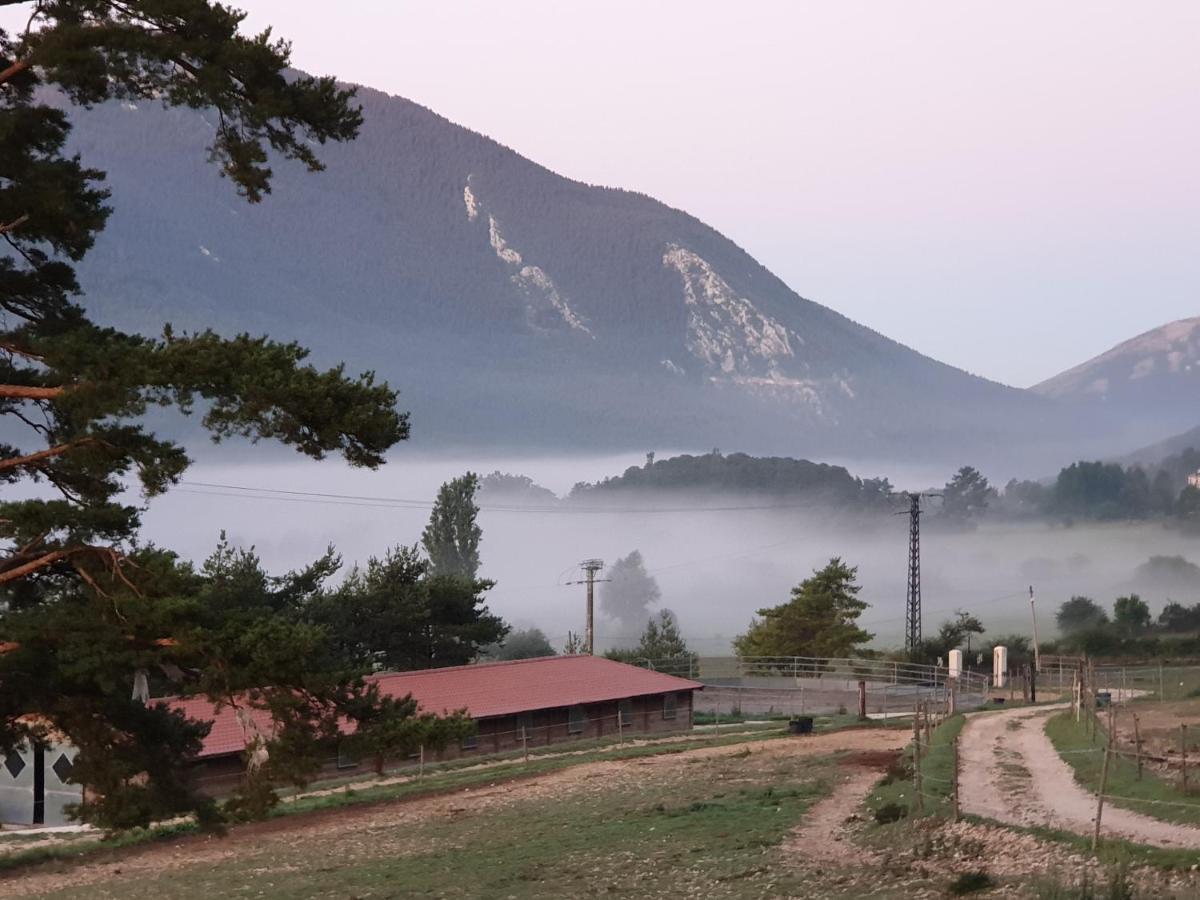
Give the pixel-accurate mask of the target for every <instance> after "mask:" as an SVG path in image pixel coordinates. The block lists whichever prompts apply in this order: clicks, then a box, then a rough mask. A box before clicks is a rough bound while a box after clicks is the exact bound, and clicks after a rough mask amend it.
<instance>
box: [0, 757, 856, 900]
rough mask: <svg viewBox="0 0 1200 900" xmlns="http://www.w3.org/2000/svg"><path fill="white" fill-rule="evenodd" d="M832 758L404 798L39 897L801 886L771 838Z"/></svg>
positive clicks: (698, 766)
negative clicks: (488, 793)
mask: <svg viewBox="0 0 1200 900" xmlns="http://www.w3.org/2000/svg"><path fill="white" fill-rule="evenodd" d="M692 746H694V745H692ZM606 758H612V757H610V756H606ZM837 765H838V763H837V759H836V758H835V757H833V756H827V757H803V758H801V757H793V756H789V755H782V754H771V755H767V754H762V753H757V752H755V751H753V750H752V749H751V748H747V752H745V753H735V754H731V755H725V756H720V757H693V758H690V759H688V760H686V762H684V761H682V760H681V763H680V764H679V765H677V766H657V767H655V769H654V770H653V771H652V772H651V771H650V770H645V771H643V770H640V769H637V768H631V769H629V770H626V771H625V772H623V773H622V774H620V775H616V776H613V777H607V776H606V777H605V778H604V779H602V780H588V779H579V780H578V781H574V782H571V783H570V784H568V785H558V786H556V787H555V789H554V791H553V792H552V793H548V792H542V793H541V794H539V795H537V796H530V797H524V798H518V799H514V800H512V801H504V802H496V803H493V804H492V805H490V806H489V807H488V808H486V809H480V810H478V811H474V810H472V809H471V808H470V807H467V808H466V809H465V810H464V812H463V813H462V814H461V815H446V814H444V813H443V814H441V815H426V816H424V817H422V818H419V819H417V818H414V819H410V820H401V819H400V817H401V816H402V815H403V810H400V809H396V808H392V809H391V810H381V811H380V813H379V814H378V815H376V814H374V813H372V814H369V815H364V816H360V817H356V818H354V819H347V820H343V822H342V823H341V826H342V827H338V828H333V829H331V828H321V829H314V830H313V831H311V832H307V831H296V832H289V833H288V834H287V835H286V837H285V839H282V840H280V839H271V837H272V836H267V837H266V838H260V839H258V840H255V839H253V838H250V839H249V840H246V841H244V842H243V843H242V845H241V846H240V847H239V851H238V853H236V854H235V855H231V856H229V857H224V858H220V859H213V858H211V857H208V858H206V859H204V860H202V861H198V862H196V863H194V864H191V865H187V866H184V867H179V868H176V867H168V868H165V869H161V870H156V871H146V870H142V869H134V868H132V867H130V869H129V870H128V871H127V872H126V873H124V874H121V875H113V876H111V877H110V878H108V879H107V880H105V881H103V882H100V883H96V884H89V885H81V886H78V887H69V888H66V889H64V890H62V891H60V892H57V893H54V894H52V895H51V896H55V897H60V898H83V897H87V898H89V900H91V898H106V897H120V898H122V900H149V898H156V900H157V898H161V897H172V898H180V900H189V898H197V900H200V898H203V900H211V898H212V897H243V896H267V897H271V898H309V897H339V898H345V897H400V896H403V897H434V896H437V897H464V898H465V897H502V898H503V897H515V898H541V897H546V898H550V897H553V898H559V897H576V896H596V895H607V896H617V897H621V896H624V897H634V896H636V897H652V896H704V897H714V898H751V897H762V896H773V895H777V894H782V895H801V894H802V893H803V888H804V882H803V880H802V878H801V877H800V876H799V875H798V874H797V873H796V872H794V871H793V870H792V869H791V868H790V867H788V866H787V865H785V864H784V861H783V859H782V856H781V854H780V851H779V849H778V847H779V844H780V842H781V841H782V840H783V839H784V837H785V836H786V835H787V834H788V833H789V832H790V831H791V830H792V829H793V828H794V827H795V826H796V825H797V824H798V823H799V822H800V820H801V818H802V817H803V815H804V813H805V812H806V811H807V810H808V809H809V808H810V806H811V805H812V804H813V803H814V802H815V801H816V800H817V799H819V798H820V797H822V796H824V795H825V793H826V792H827V790H828V788H829V786H830V785H831V784H832V783H833V781H834V778H835V777H836V768H837ZM388 815H391V816H393V817H394V818H393V819H386V818H383V817H386V816H388ZM229 840H230V841H234V840H237V836H236V834H235V835H232V836H231V837H230V838H229ZM0 887H2V885H0Z"/></svg>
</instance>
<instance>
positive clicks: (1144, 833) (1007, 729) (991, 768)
mask: <svg viewBox="0 0 1200 900" xmlns="http://www.w3.org/2000/svg"><path fill="white" fill-rule="evenodd" d="M1066 708H1067V705H1066V704H1056V705H1054V706H1040V707H1029V708H1023V709H1011V710H1004V711H1003V712H997V713H977V714H975V715H973V716H970V717H968V720H967V724H966V726H965V727H964V728H963V730H962V734H961V735H960V737H959V745H958V747H959V749H958V757H959V802H960V806H961V808H962V810H963V812H966V813H970V814H973V815H977V816H983V817H984V818H988V819H994V820H996V821H998V822H1003V823H1006V824H1010V825H1020V826H1026V827H1028V826H1046V827H1050V828H1057V829H1061V830H1063V831H1073V832H1076V833H1078V834H1085V835H1090V834H1091V833H1092V830H1093V829H1094V827H1095V816H1096V795H1095V794H1093V793H1092V792H1091V791H1089V790H1086V789H1085V788H1083V787H1082V786H1080V785H1079V784H1078V783H1077V782H1076V781H1075V776H1074V772H1073V771H1072V770H1071V767H1070V766H1068V765H1067V763H1066V762H1065V761H1064V760H1063V759H1062V757H1061V756H1059V755H1058V752H1057V751H1056V750H1055V749H1054V745H1053V744H1051V743H1050V739H1049V738H1048V737H1046V733H1045V730H1044V729H1045V724H1046V720H1047V719H1048V718H1049V717H1050V716H1051V715H1053V714H1054V713H1056V712H1059V711H1061V710H1063V709H1066ZM1101 836H1102V837H1103V836H1107V837H1119V838H1123V839H1125V840H1128V841H1133V842H1135V843H1139V844H1149V845H1152V846H1155V847H1172V848H1187V849H1200V828H1194V827H1190V826H1187V825H1176V824H1173V823H1170V822H1162V821H1159V820H1158V819H1153V818H1150V817H1149V816H1144V815H1141V814H1140V813H1136V812H1132V811H1130V810H1127V809H1121V808H1120V807H1115V806H1111V805H1105V807H1104V816H1103V818H1102V820H1101Z"/></svg>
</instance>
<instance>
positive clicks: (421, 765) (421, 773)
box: [417, 744, 425, 778]
mask: <svg viewBox="0 0 1200 900" xmlns="http://www.w3.org/2000/svg"><path fill="white" fill-rule="evenodd" d="M417 777H418V778H424V777H425V745H424V744H422V745H421V758H420V761H419V762H418V763H417Z"/></svg>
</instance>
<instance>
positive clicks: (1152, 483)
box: [941, 450, 1200, 526]
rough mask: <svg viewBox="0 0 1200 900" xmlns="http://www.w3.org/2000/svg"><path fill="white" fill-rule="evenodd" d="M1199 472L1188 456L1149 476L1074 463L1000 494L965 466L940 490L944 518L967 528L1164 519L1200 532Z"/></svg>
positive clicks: (1192, 454) (1195, 455)
mask: <svg viewBox="0 0 1200 900" xmlns="http://www.w3.org/2000/svg"><path fill="white" fill-rule="evenodd" d="M1193 463H1194V464H1196V465H1198V466H1200V452H1197V451H1194V450H1189V451H1186V452H1185V453H1183V454H1180V455H1178V456H1175V457H1171V458H1169V459H1167V460H1166V461H1164V462H1163V463H1162V464H1160V465H1159V466H1158V467H1156V468H1155V469H1153V470H1150V471H1148V470H1147V469H1145V468H1142V467H1141V466H1128V467H1126V466H1121V465H1119V464H1117V463H1104V462H1076V463H1072V464H1071V465H1069V466H1067V467H1066V468H1064V469H1062V470H1061V471H1060V472H1059V473H1058V476H1057V478H1055V480H1054V482H1053V483H1052V484H1042V483H1041V482H1036V481H1017V480H1016V479H1013V480H1012V481H1010V482H1009V483H1008V484H1007V485H1005V487H1004V490H1003V491H999V490H997V489H996V488H994V487H993V486H992V485H991V484H990V483H989V482H988V479H987V478H986V477H985V476H984V475H982V474H981V473H980V472H979V471H978V470H977V469H975V468H973V467H971V466H963V467H962V468H961V469H959V470H958V472H957V473H955V475H954V477H953V478H952V479H950V481H949V482H947V483H946V485H945V487H944V488H943V489H942V496H943V501H942V509H941V513H942V516H943V517H944V518H945V519H947V520H949V521H955V522H960V523H961V522H967V521H970V520H974V519H978V518H980V517H982V516H984V515H985V514H986V515H991V516H999V517H1004V518H1049V519H1059V520H1068V521H1069V520H1074V519H1094V520H1100V521H1105V520H1119V519H1150V518H1166V519H1171V520H1174V521H1176V522H1178V523H1180V524H1182V525H1186V526H1200V488H1196V487H1194V486H1192V485H1189V484H1188V480H1187V479H1188V475H1190V474H1192V473H1194V472H1196V471H1197V469H1196V468H1191V469H1189V468H1188V467H1189V466H1191V465H1192V464H1193Z"/></svg>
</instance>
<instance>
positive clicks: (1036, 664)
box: [1029, 584, 1042, 671]
mask: <svg viewBox="0 0 1200 900" xmlns="http://www.w3.org/2000/svg"><path fill="white" fill-rule="evenodd" d="M1029 615H1030V618H1032V619H1033V668H1034V671H1039V670H1040V669H1041V668H1042V657H1041V655H1040V651H1039V650H1038V636H1037V610H1036V609H1035V608H1034V605H1033V585H1032V584H1031V585H1030V586H1029Z"/></svg>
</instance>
